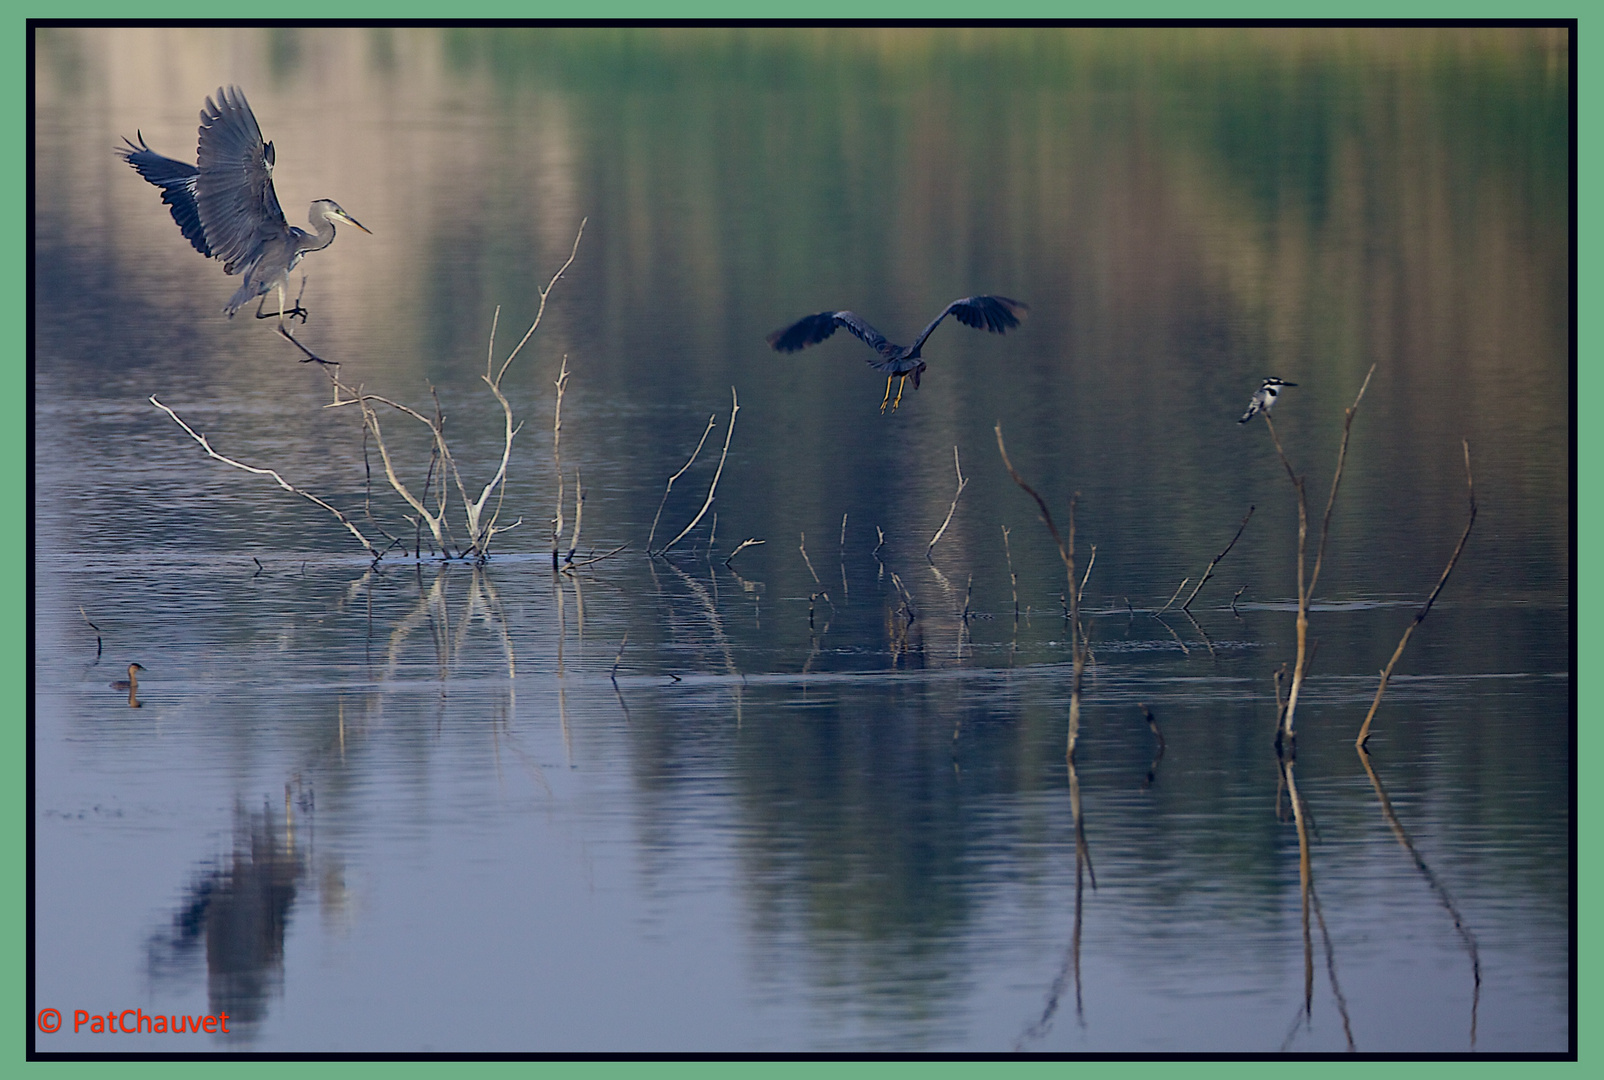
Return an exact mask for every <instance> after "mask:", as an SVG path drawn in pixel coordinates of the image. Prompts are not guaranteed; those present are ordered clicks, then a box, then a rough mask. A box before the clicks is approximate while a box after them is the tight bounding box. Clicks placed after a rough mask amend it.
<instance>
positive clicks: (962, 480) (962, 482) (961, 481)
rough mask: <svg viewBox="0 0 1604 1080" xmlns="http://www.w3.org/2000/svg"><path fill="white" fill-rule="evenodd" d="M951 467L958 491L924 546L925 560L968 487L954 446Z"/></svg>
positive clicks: (949, 523) (844, 525)
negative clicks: (939, 525) (939, 524)
mask: <svg viewBox="0 0 1604 1080" xmlns="http://www.w3.org/2000/svg"><path fill="white" fill-rule="evenodd" d="M952 467H953V469H954V470H956V471H957V473H958V490H957V491H956V492H954V493H953V496H952V505H951V506H949V507H947V518H946V520H945V521H943V522H942V523H941V528H939V529H937V530H936V535H934V536H932V537H931V538H930V543H928V544H926V545H925V558H926V559H929V558H930V553H931V552H932V551H934V550H935V547H936V542H937V541H938V540H940V539H941V538H942V536H943V535H944V534H945V533H946V531H947V526H948V525H951V524H952V515H953V514H955V513H956V512H957V510H958V500H959V498H961V497H962V496H963V493H964V488H966V487H968V486H969V481H968V479H966V478H965V477H964V469H963V464H962V463H961V462H960V461H959V460H958V448H957V447H956V446H954V447H953V448H952ZM846 524H847V523H846V518H845V517H843V518H842V519H841V531H842V535H843V536H845V534H846Z"/></svg>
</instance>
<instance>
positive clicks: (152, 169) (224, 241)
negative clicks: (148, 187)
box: [117, 87, 371, 359]
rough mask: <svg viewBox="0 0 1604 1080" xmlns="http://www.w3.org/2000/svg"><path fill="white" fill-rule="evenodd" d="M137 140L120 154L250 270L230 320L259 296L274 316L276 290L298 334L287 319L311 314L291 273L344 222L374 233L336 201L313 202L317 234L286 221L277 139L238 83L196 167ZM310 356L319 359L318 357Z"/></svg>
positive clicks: (226, 257)
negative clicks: (290, 297) (289, 289)
mask: <svg viewBox="0 0 1604 1080" xmlns="http://www.w3.org/2000/svg"><path fill="white" fill-rule="evenodd" d="M136 137H137V138H138V139H139V141H138V143H135V142H133V141H132V140H130V139H127V138H124V139H123V142H125V143H127V145H126V146H124V147H121V148H119V149H118V151H117V153H118V154H120V155H121V156H122V158H123V160H125V161H127V162H128V164H129V165H132V166H133V167H134V169H135V170H136V171H138V173H139V175H140V176H143V177H144V178H145V179H146V180H148V181H150V182H151V183H152V184H154V185H156V186H157V187H159V188H161V190H162V202H164V203H166V204H167V206H168V208H169V209H170V210H171V211H172V214H173V220H174V221H176V222H177V223H178V228H179V230H180V231H181V232H183V234H184V238H185V239H186V240H188V241H189V242H190V244H191V245H193V246H194V248H195V250H196V251H198V252H200V253H201V254H202V255H205V256H206V257H207V258H211V259H219V260H221V261H222V263H223V272H224V273H225V274H243V275H244V277H245V280H244V282H243V283H242V284H241V285H240V287H239V289H238V290H236V291H235V293H234V295H233V296H232V297H230V298H229V301H228V303H227V304H226V305H225V306H224V308H223V310H224V311H226V312H227V313H228V317H229V318H233V317H234V313H235V312H236V311H238V310H239V309H240V308H241V307H243V306H244V305H245V304H248V303H250V302H251V301H252V300H257V305H256V317H257V318H258V319H271V318H274V317H275V313H273V312H267V313H264V312H263V310H262V308H263V305H264V304H266V302H267V297H268V294H269V293H272V292H277V293H278V312H277V313H276V317H277V319H278V320H279V332H280V333H282V334H284V335H285V336H286V337H290V334H289V332H288V331H287V330H285V329H284V320H285V319H286V318H287V317H288V318H293V317H294V316H297V315H299V316H300V317H301V321H302V322H303V323H304V322H306V315H307V311H306V309H305V308H303V307H301V305H300V301H299V300H297V301H296V303H295V304H294V305H292V306H289V307H286V305H285V292H284V290H285V286H286V285H287V284H288V283H289V278H290V271H292V270H294V269H295V268H296V266H297V265H299V264H300V261H301V260H302V259H303V258H305V257H306V254H307V252H310V251H322V250H323V249H324V248H326V247H328V246H329V245H330V244H332V243H333V242H334V223H335V222H336V221H342V222H345V223H346V224H348V225H354V226H356V227H357V228H358V229H361V230H362V231H363V232H371V230H369V229H368V228H367V227H366V226H365V225H363V224H362V223H361V222H359V221H357V220H356V219H355V218H353V217H352V216H351V215H350V214H348V213H346V212H345V210H344V209H343V208H342V207H341V206H340V204H339V203H337V202H335V201H334V200H333V199H318V200H317V201H315V202H313V203H312V207H311V211H310V215H309V216H310V219H311V225H312V228H313V230H314V231H312V232H307V231H306V230H305V229H298V228H295V227H294V226H292V225H290V224H289V223H287V222H286V221H285V220H284V211H283V209H281V208H280V206H279V202H278V195H277V194H275V193H274V191H273V162H274V152H273V144H272V143H270V142H263V141H262V129H261V128H260V127H259V126H257V123H256V116H255V114H253V113H252V112H251V107H250V104H249V103H248V102H246V100H245V95H244V93H242V92H241V91H240V89H239V88H238V87H229V88H228V89H226V90H225V89H222V88H219V89H218V91H217V101H216V103H213V101H212V99H211V98H207V99H206V107H205V108H204V109H202V110H201V114H200V141H199V145H198V148H197V151H196V155H197V156H196V161H197V163H196V164H194V165H190V164H188V163H186V162H182V161H175V160H173V159H172V158H169V157H163V156H162V155H160V154H158V153H156V152H155V151H154V150H152V149H151V148H150V147H149V146H147V145H145V136H144V133H143V132H137V133H136ZM290 340H292V341H293V340H294V338H293V337H290ZM303 351H305V350H304V349H303ZM308 358H309V359H316V358H315V357H312V356H311V355H310V354H308Z"/></svg>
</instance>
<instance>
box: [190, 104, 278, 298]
mask: <svg viewBox="0 0 1604 1080" xmlns="http://www.w3.org/2000/svg"><path fill="white" fill-rule="evenodd" d="M197 156H198V168H197V171H198V173H199V175H198V176H197V177H196V179H195V205H196V207H197V209H198V210H199V215H200V222H201V226H202V228H203V229H205V232H206V243H207V244H208V245H209V246H210V247H211V249H212V254H214V255H215V256H217V257H218V258H220V259H222V260H224V262H225V263H226V264H227V265H226V266H225V267H224V269H226V270H227V271H228V272H229V273H231V274H232V273H235V272H236V271H237V270H238V269H241V268H243V266H244V265H245V264H249V263H252V262H254V261H255V260H256V259H257V257H258V256H259V255H260V253H261V250H262V245H263V244H265V243H267V242H269V241H272V240H275V239H280V238H282V237H284V236H285V235H287V234H288V233H289V225H288V223H287V222H285V220H284V211H283V209H282V208H280V206H279V204H278V196H277V195H276V194H275V193H274V191H273V144H272V143H264V142H263V141H262V129H261V128H260V127H258V126H257V124H256V117H255V115H254V114H253V113H252V112H251V107H250V105H249V103H247V102H246V100H245V95H244V94H243V93H242V92H241V91H240V89H239V88H238V87H229V88H228V89H227V90H223V89H221V88H219V90H218V91H217V103H216V104H213V102H212V99H211V98H207V99H206V108H205V109H203V110H201V124H200V146H199V150H198V155H197Z"/></svg>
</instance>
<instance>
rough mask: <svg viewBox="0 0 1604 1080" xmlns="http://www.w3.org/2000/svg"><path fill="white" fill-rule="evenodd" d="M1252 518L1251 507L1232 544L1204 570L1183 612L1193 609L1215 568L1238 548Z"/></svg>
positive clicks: (1182, 608)
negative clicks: (1200, 591)
mask: <svg viewBox="0 0 1604 1080" xmlns="http://www.w3.org/2000/svg"><path fill="white" fill-rule="evenodd" d="M1252 516H1253V507H1252V506H1249V507H1248V512H1247V514H1246V516H1244V517H1243V518H1242V524H1240V525H1238V526H1237V527H1236V535H1235V536H1233V537H1231V542H1230V543H1229V544H1226V545H1225V550H1224V551H1222V552H1220V553H1219V554H1218V555H1216V556H1214V558H1213V560H1212V561H1210V562H1209V565H1208V566H1207V568H1205V569H1204V571H1203V576H1202V577H1200V578H1198V579H1197V586H1196V587H1195V588H1194V589H1193V590H1192V593H1191V595H1190V596H1188V597H1187V598H1186V603H1184V604H1182V605H1181V610H1182V611H1189V610H1190V609H1191V607H1192V601H1193V600H1196V599H1197V594H1198V592H1199V590H1201V589H1202V588H1203V583H1204V582H1205V581H1207V580H1208V579H1209V578H1210V577H1212V576H1213V574H1214V568H1215V567H1216V566H1218V565H1219V562H1220V560H1221V559H1223V558H1225V557H1226V556H1227V555H1229V554H1230V553H1231V549H1232V548H1234V547H1236V542H1237V541H1238V540H1240V539H1242V530H1243V529H1245V528H1247V527H1248V518H1251V517H1252ZM1243 588H1247V586H1245V585H1244V586H1243ZM1239 594H1240V591H1239Z"/></svg>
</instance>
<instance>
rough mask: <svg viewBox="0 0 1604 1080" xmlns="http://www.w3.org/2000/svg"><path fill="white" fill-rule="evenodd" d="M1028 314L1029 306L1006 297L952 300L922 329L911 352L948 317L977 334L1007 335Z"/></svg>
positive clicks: (968, 297)
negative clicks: (985, 332) (987, 331)
mask: <svg viewBox="0 0 1604 1080" xmlns="http://www.w3.org/2000/svg"><path fill="white" fill-rule="evenodd" d="M1028 311H1030V306H1029V305H1028V304H1021V303H1020V302H1019V301H1018V300H1010V299H1008V297H1006V296H966V297H964V298H963V299H962V300H954V301H953V302H952V303H950V304H948V305H947V306H946V308H945V309H944V310H943V311H942V312H941V314H940V315H937V316H936V317H935V318H934V319H932V320H930V325H929V326H927V327H925V329H924V333H922V334H920V335H919V338H918V340H916V341H915V342H914V343H913V345H912V346H910V349H911V350H912V351H915V352H917V351H918V349H919V348H920V346H922V345H924V343H925V339H926V338H928V337H929V336H930V333H931V331H932V330H934V329H935V328H936V327H938V326H940V325H941V320H942V319H945V318H946V317H947V316H948V315H951V316H952V317H953V318H955V319H957V320H958V321H959V322H961V323H963V324H964V325H965V326H973V327H974V328H975V329H976V330H989V331H991V332H992V333H993V334H1006V333H1007V332H1008V331H1009V330H1011V329H1013V328H1014V327H1016V326H1018V325H1019V320H1020V319H1022V318H1024V316H1025V314H1026V313H1027V312H1028Z"/></svg>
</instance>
